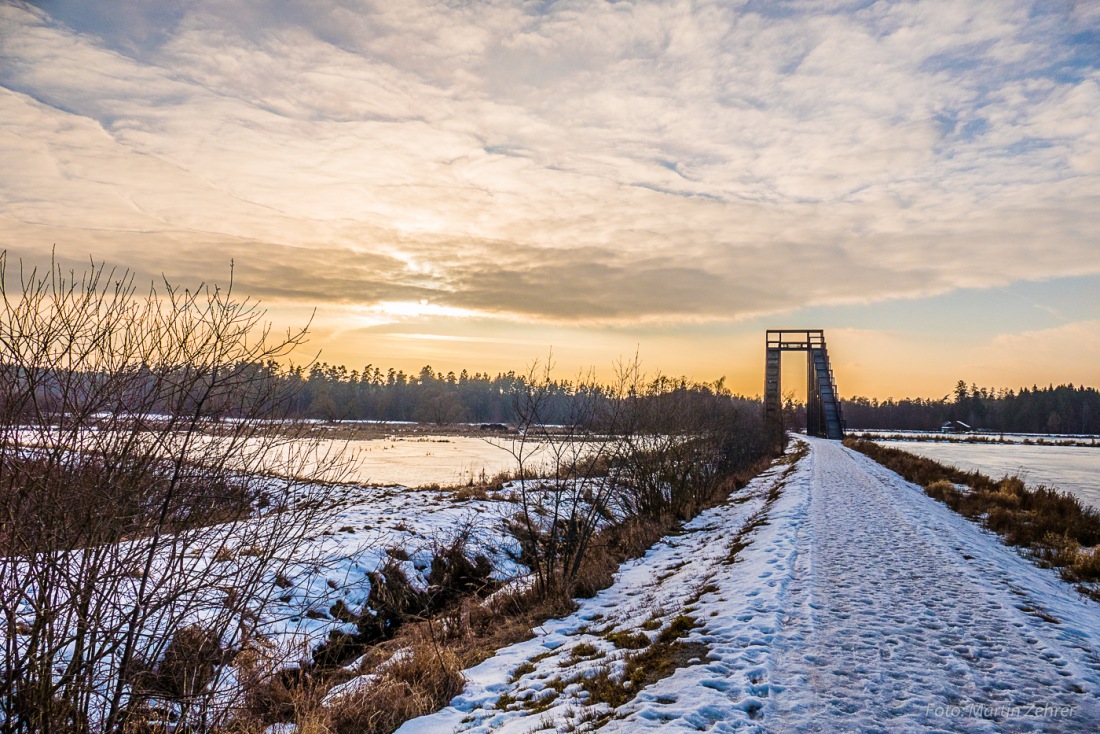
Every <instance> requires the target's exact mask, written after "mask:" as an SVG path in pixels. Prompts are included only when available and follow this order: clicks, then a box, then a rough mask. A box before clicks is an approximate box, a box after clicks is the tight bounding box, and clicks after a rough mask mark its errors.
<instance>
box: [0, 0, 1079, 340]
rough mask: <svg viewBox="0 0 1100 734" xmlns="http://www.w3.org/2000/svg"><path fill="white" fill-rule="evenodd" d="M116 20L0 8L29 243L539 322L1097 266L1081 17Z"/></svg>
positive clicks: (3, 97)
mask: <svg viewBox="0 0 1100 734" xmlns="http://www.w3.org/2000/svg"><path fill="white" fill-rule="evenodd" d="M111 5H112V4H111V3H100V4H97V9H98V12H96V11H90V10H88V7H87V4H86V3H83V2H80V1H79V0H60V1H58V2H50V3H43V4H42V7H43V8H44V9H37V8H35V7H33V6H30V5H26V4H23V3H18V2H17V3H8V4H6V5H3V6H0V28H2V30H0V33H2V34H3V36H2V38H0V84H2V85H3V88H2V89H0V239H2V240H3V244H4V245H5V246H7V247H9V248H10V249H12V250H14V251H16V252H17V253H20V254H35V253H41V252H44V251H45V250H46V249H48V248H49V247H50V246H51V245H52V244H53V243H55V242H56V243H57V245H58V248H59V251H60V252H62V254H64V255H67V256H72V257H84V256H85V255H86V254H88V252H93V253H94V254H96V255H97V256H100V257H106V258H108V259H112V260H116V261H120V262H122V263H124V264H130V265H133V266H135V267H137V268H139V269H140V270H142V272H149V273H159V272H167V273H168V274H170V275H173V276H176V277H186V278H193V277H210V276H211V270H213V274H214V275H217V274H218V273H219V271H220V269H223V268H225V267H226V264H227V261H228V259H229V258H230V257H235V258H236V261H237V264H238V276H239V278H240V279H241V280H242V281H243V283H244V285H245V286H246V287H247V288H248V290H250V291H251V292H254V293H259V294H261V295H265V296H266V297H268V298H274V299H282V300H287V301H293V302H302V303H320V304H322V305H323V304H325V303H330V302H331V303H336V304H345V305H348V304H352V305H360V306H366V307H370V306H378V305H379V304H382V303H384V302H412V303H416V302H419V300H420V299H422V298H423V299H428V300H429V301H430V302H431V303H432V304H435V305H436V306H438V307H440V308H451V309H463V310H466V311H471V312H476V313H483V314H497V315H502V316H507V317H511V318H517V319H526V320H533V321H540V320H541V321H551V322H572V321H597V322H598V321H609V322H625V323H631V322H649V321H662V322H675V321H678V320H680V321H698V320H712V319H734V318H737V317H744V316H746V315H751V314H758V313H766V312H782V311H784V310H789V309H793V308H797V307H800V306H805V305H807V304H827V303H841V302H856V301H875V300H881V299H885V298H895V297H899V296H914V295H925V294H931V293H940V292H945V291H949V290H951V289H955V288H959V287H972V286H988V285H995V284H1003V283H1006V282H1011V281H1014V280H1019V279H1031V278H1042V277H1053V276H1059V275H1069V274H1081V273H1097V272H1100V258H1098V257H1097V245H1096V240H1095V231H1096V225H1097V224H1098V223H1100V221H1098V220H1100V215H1098V214H1097V212H1100V132H1098V131H1097V127H1096V124H1095V121H1096V119H1098V117H1100V58H1098V55H1097V51H1096V44H1095V38H1096V32H1097V28H1098V26H1100V17H1098V15H1097V13H1096V11H1095V10H1094V9H1093V7H1092V5H1091V4H1088V3H1078V4H1076V5H1073V4H1048V3H1042V2H1036V3H1027V2H1000V3H977V2H960V1H959V0H943V1H940V0H922V1H915V2H904V3H875V4H870V5H869V4H867V3H863V2H837V3H802V2H788V3H782V4H777V3H756V2H741V3H719V2H695V3H689V2H680V1H670V2H660V3H657V2H654V3H631V2H618V3H570V2H558V3H538V4H532V3H518V2H484V3H472V4H466V3H449V4H441V3H431V2H418V1H416V0H410V1H409V2H401V3H392V2H377V3H363V4H360V3H351V2H341V1H339V0H316V2H313V3H310V4H308V5H301V6H297V5H294V4H289V3H284V2H276V1H274V0H273V1H272V2H247V3H246V2H234V1H233V0H218V1H214V0H210V1H209V2H204V1H196V2H173V3H166V4H160V3H155V4H154V3H135V2H119V3H117V5H116V6H115V7H114V8H113V10H116V11H118V12H112V8H111V7H109V6H111ZM108 17H109V18H110V21H109V22H108V21H106V20H105V19H106V18H108Z"/></svg>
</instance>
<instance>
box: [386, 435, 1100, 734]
mask: <svg viewBox="0 0 1100 734" xmlns="http://www.w3.org/2000/svg"><path fill="white" fill-rule="evenodd" d="M800 440H805V441H806V442H807V443H808V445H809V454H808V455H807V456H806V457H805V458H803V459H802V460H801V461H799V462H798V463H797V464H795V465H794V466H793V467H790V466H788V465H777V466H776V467H774V468H773V469H771V470H769V471H768V472H766V473H765V474H763V475H762V476H760V477H759V478H757V479H756V480H754V481H753V482H752V483H750V484H749V485H748V486H747V487H746V488H745V489H744V490H742V491H741V492H739V493H737V494H736V495H735V496H734V497H733V498H731V501H730V502H729V503H728V504H725V505H723V506H720V507H717V508H714V509H712V510H709V511H707V512H705V513H703V514H702V515H700V516H699V517H697V518H696V519H695V520H694V521H692V522H691V523H689V524H688V526H687V527H686V528H685V531H684V532H683V533H682V534H679V535H674V536H670V537H668V538H666V539H665V540H664V541H662V542H660V543H658V544H657V545H656V546H655V547H654V548H652V549H651V550H650V551H649V552H648V553H647V554H646V555H645V556H644V557H643V558H641V559H639V560H637V561H633V562H629V563H627V564H624V566H623V567H622V568H621V569H620V571H619V574H618V576H617V577H616V582H615V584H614V585H613V586H612V587H611V588H609V589H606V590H605V591H603V592H601V593H600V594H598V595H597V596H596V597H595V598H593V599H589V600H584V601H582V602H581V604H580V608H579V610H578V611H577V612H576V613H574V614H573V615H570V616H569V617H566V618H564V619H558V620H553V621H550V622H548V623H547V624H545V625H544V626H543V627H542V628H540V629H539V630H537V636H536V637H535V638H534V639H532V640H529V641H527V642H523V643H520V644H518V645H514V646H511V647H508V648H505V649H503V650H501V651H500V652H499V653H498V654H497V655H496V656H495V657H493V658H491V659H489V660H487V661H486V662H484V663H482V664H481V665H479V666H477V667H475V668H473V669H471V670H468V671H466V675H467V678H468V682H467V685H466V687H465V690H464V691H463V693H462V694H461V695H459V696H458V697H457V698H455V699H454V700H453V701H452V702H451V705H450V706H449V707H448V708H446V709H444V710H443V711H440V712H439V713H437V714H435V715H433V716H429V717H424V718H421V719H417V720H414V721H410V722H408V723H406V724H405V726H404V727H403V728H402V729H401V730H400V731H401V732H403V733H404V734H428V733H431V734H435V733H437V732H457V731H477V732H488V731H499V732H517V733H518V732H534V731H561V732H564V731H575V730H577V729H578V728H580V729H582V730H583V728H584V727H585V726H586V725H594V724H596V723H603V724H604V726H603V729H602V730H603V731H620V732H632V731H639V730H656V729H660V730H662V731H672V732H676V731H683V732H687V731H822V732H834V731H883V732H893V731H907V732H908V731H964V732H1003V731H1060V732H1081V731H1093V730H1095V729H1096V722H1098V721H1100V606H1097V604H1095V603H1094V602H1091V601H1088V600H1087V599H1085V598H1083V597H1081V596H1080V595H1079V594H1078V593H1077V592H1076V591H1074V590H1073V589H1072V588H1071V587H1070V586H1069V585H1067V584H1065V583H1063V582H1062V581H1060V580H1059V579H1058V578H1057V576H1056V575H1055V574H1054V573H1053V572H1052V571H1049V570H1043V569H1039V568H1037V567H1036V566H1035V565H1033V564H1032V563H1031V562H1030V561H1028V560H1027V559H1025V558H1023V557H1021V556H1020V555H1019V554H1018V553H1017V552H1016V551H1014V550H1012V549H1010V548H1008V547H1006V546H1004V545H1003V544H1002V543H1001V542H1000V541H999V540H998V539H997V538H996V537H995V536H993V535H991V534H990V533H988V532H986V531H984V530H982V529H981V528H979V527H978V526H976V525H974V524H973V523H971V522H969V521H967V520H966V519H964V518H962V517H961V516H958V515H956V514H954V513H953V512H951V511H950V510H949V509H948V508H947V507H946V506H944V505H942V504H939V503H937V502H935V501H934V500H932V499H930V498H929V497H927V496H926V495H925V494H924V492H923V491H922V490H921V488H920V487H917V486H915V485H912V484H909V483H907V482H905V481H904V480H902V479H901V478H899V477H898V476H897V475H895V474H893V473H892V472H890V471H888V470H886V469H885V468H883V467H881V466H879V465H878V464H876V463H874V462H873V461H871V460H870V459H868V458H866V457H864V456H862V455H859V454H855V453H853V452H851V451H849V450H847V449H845V448H843V447H841V446H840V445H839V444H836V443H834V442H829V441H823V440H817V439H800ZM678 616H682V617H686V618H690V620H691V621H692V623H693V624H694V628H693V629H690V630H687V629H685V630H684V632H685V633H686V635H685V636H683V637H682V639H681V640H680V643H681V646H680V648H679V651H680V653H681V655H680V657H679V658H677V659H676V660H675V661H674V664H675V665H676V667H675V669H674V670H672V671H666V673H667V674H666V675H665V676H664V677H661V678H660V679H659V680H657V681H656V682H653V683H651V684H649V685H645V686H644V687H642V686H639V688H640V690H637V691H630V692H629V696H628V697H631V700H629V701H628V702H626V703H625V704H621V705H619V706H618V707H617V708H615V709H611V708H610V706H608V705H607V704H603V703H595V702H594V701H593V699H592V696H591V694H589V693H586V692H585V685H584V681H583V680H582V678H584V677H607V678H609V679H610V680H614V679H615V677H616V675H617V674H619V673H620V672H621V671H622V670H623V669H624V667H625V666H626V665H627V664H628V663H627V658H628V657H629V656H632V655H638V654H640V653H643V652H645V650H644V649H643V648H644V647H650V648H652V646H653V645H654V644H656V643H654V640H655V639H657V638H659V636H661V635H662V630H663V629H667V628H668V627H669V625H670V624H671V623H672V621H673V620H674V619H675V618H677V617H678ZM689 626H690V625H689ZM628 635H633V636H634V639H635V640H636V641H637V642H636V644H634V645H629V646H627V647H637V648H639V649H637V650H630V649H619V647H618V646H617V645H616V642H615V641H616V640H624V639H627V636H628ZM638 635H645V639H644V640H640V639H638V637H637V636H638ZM589 687H590V688H591V686H589Z"/></svg>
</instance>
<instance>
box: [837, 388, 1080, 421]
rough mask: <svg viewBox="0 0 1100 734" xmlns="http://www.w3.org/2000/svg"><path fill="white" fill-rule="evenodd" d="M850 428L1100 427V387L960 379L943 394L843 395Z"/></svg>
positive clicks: (845, 415) (845, 414) (844, 408)
mask: <svg viewBox="0 0 1100 734" xmlns="http://www.w3.org/2000/svg"><path fill="white" fill-rule="evenodd" d="M841 402H842V405H843V410H844V418H845V420H846V421H847V424H848V427H849V429H860V428H871V429H897V430H917V431H934V430H939V428H940V426H942V425H943V424H944V422H946V421H950V420H957V421H962V422H963V423H966V424H967V425H969V426H971V427H973V428H975V429H981V430H987V431H995V432H1011V433H1086V434H1095V433H1100V391H1098V390H1097V389H1096V388H1094V387H1084V386H1075V385H1072V384H1069V385H1058V386H1054V385H1048V386H1047V387H1038V386H1032V387H1031V388H1027V387H1022V388H1020V389H1019V390H1011V389H1004V388H1001V389H990V388H985V387H978V386H977V385H975V384H971V385H969V386H968V385H967V384H966V382H965V381H964V380H959V381H958V383H957V384H956V385H955V389H954V391H953V392H952V394H950V395H945V396H944V397H942V398H939V399H934V398H904V399H902V400H894V399H893V398H887V399H886V400H882V401H880V400H878V399H876V398H865V397H854V398H849V399H847V400H842V401H841Z"/></svg>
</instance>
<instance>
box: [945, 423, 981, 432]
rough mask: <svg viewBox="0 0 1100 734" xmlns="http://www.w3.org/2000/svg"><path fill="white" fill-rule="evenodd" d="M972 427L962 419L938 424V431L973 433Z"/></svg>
mask: <svg viewBox="0 0 1100 734" xmlns="http://www.w3.org/2000/svg"><path fill="white" fill-rule="evenodd" d="M973 432H974V429H973V428H971V427H970V426H968V425H967V424H965V423H963V422H962V421H947V422H946V423H944V424H943V425H942V426H940V433H973Z"/></svg>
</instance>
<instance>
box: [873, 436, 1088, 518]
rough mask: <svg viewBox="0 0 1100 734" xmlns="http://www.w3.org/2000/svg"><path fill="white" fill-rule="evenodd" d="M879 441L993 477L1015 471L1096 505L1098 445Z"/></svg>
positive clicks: (1030, 481) (1032, 483) (1032, 482)
mask: <svg viewBox="0 0 1100 734" xmlns="http://www.w3.org/2000/svg"><path fill="white" fill-rule="evenodd" d="M883 445H887V446H893V447H895V448H899V449H902V450H903V451H908V452H910V453H913V454H917V455H918V456H926V457H928V458H929V459H935V460H936V461H939V462H942V463H944V464H950V465H952V466H957V467H958V468H960V469H964V470H966V471H979V472H982V473H983V474H987V475H989V476H991V477H993V478H995V479H997V478H1000V477H1003V476H1005V475H1006V474H1012V475H1017V476H1019V477H1020V478H1021V479H1023V480H1024V482H1026V483H1027V484H1028V485H1030V486H1036V485H1039V484H1045V485H1047V486H1048V487H1057V488H1058V489H1061V490H1064V491H1066V492H1069V493H1071V494H1074V495H1077V496H1078V497H1079V498H1081V499H1082V500H1083V501H1084V502H1086V503H1087V504H1089V505H1092V506H1093V507H1095V508H1097V509H1100V449H1096V448H1091V447H1083V446H1035V445H1030V446H1029V445H1023V444H1015V443H1009V444H982V443H932V442H928V441H889V442H883Z"/></svg>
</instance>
